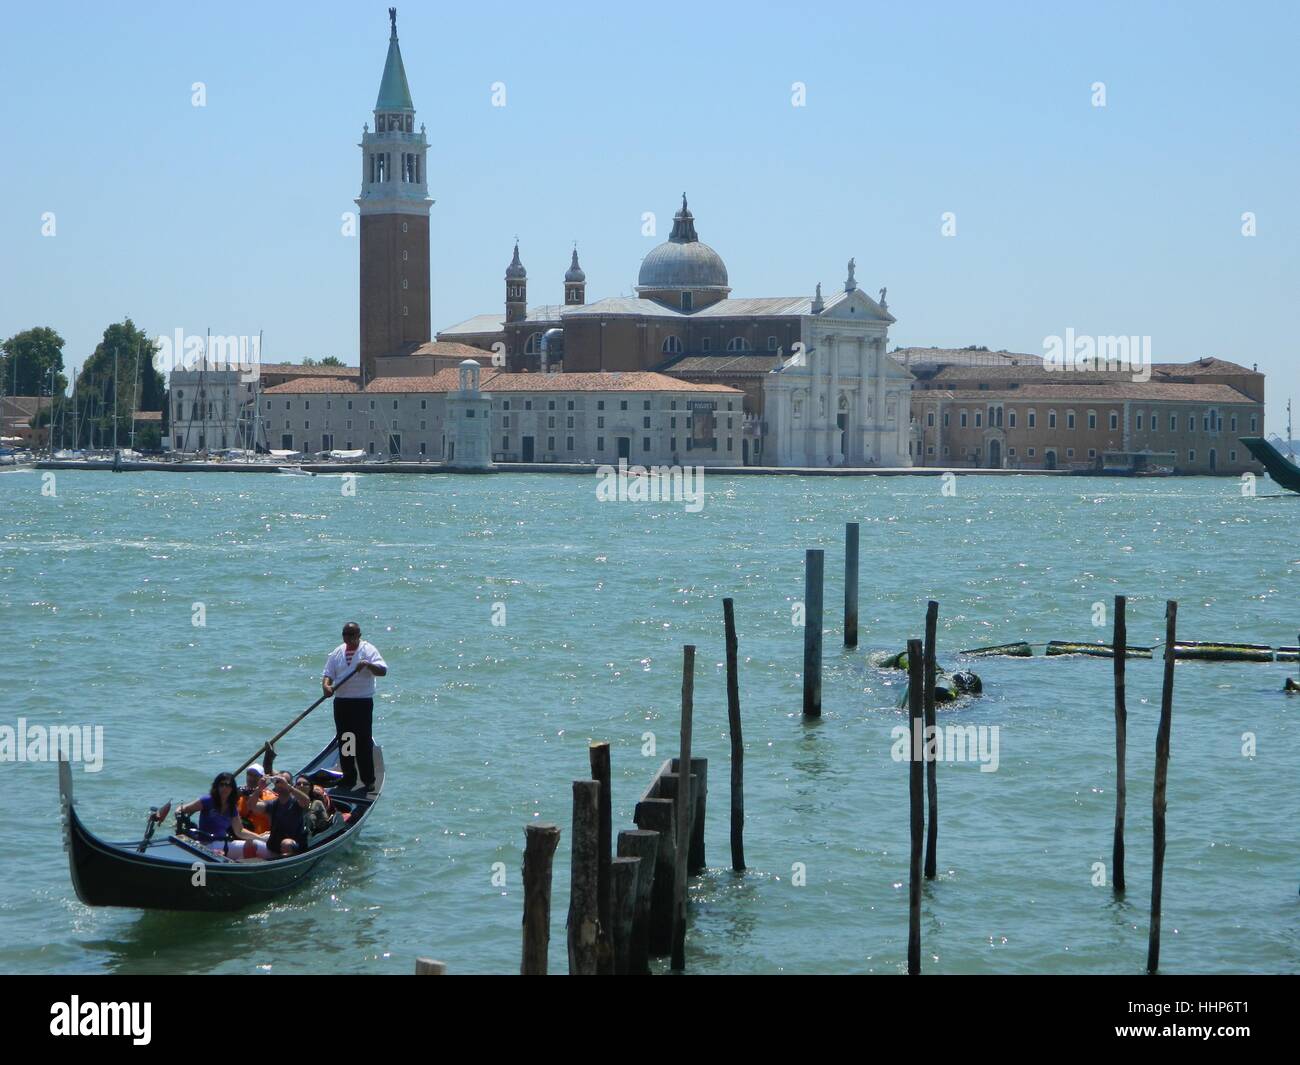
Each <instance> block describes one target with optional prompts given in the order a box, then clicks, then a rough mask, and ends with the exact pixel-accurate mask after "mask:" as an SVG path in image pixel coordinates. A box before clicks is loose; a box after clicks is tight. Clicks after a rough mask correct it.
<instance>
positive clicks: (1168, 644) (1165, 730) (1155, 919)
mask: <svg viewBox="0 0 1300 1065" xmlns="http://www.w3.org/2000/svg"><path fill="white" fill-rule="evenodd" d="M1177 621H1178V603H1177V602H1175V601H1174V600H1173V599H1170V600H1169V601H1168V602H1167V603H1165V680H1164V685H1163V686H1162V687H1161V689H1160V728H1159V729H1158V730H1157V732H1156V779H1155V792H1154V794H1153V796H1152V801H1151V805H1152V812H1153V814H1154V817H1153V832H1152V836H1153V842H1154V854H1153V855H1152V858H1151V938H1150V941H1149V943H1148V944H1147V972H1149V973H1154V972H1155V971H1156V970H1158V969H1159V968H1160V894H1161V891H1162V889H1163V888H1164V879H1165V785H1166V783H1167V782H1168V779H1169V729H1170V726H1171V725H1172V724H1173V716H1174V643H1175V636H1176V634H1177Z"/></svg>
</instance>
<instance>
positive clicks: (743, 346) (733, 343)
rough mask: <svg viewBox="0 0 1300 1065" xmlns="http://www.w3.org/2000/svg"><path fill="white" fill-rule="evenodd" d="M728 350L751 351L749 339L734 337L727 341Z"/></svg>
mask: <svg viewBox="0 0 1300 1065" xmlns="http://www.w3.org/2000/svg"><path fill="white" fill-rule="evenodd" d="M727 350H728V351H749V350H750V349H749V341H748V340H746V339H745V338H744V337H732V338H731V339H730V340H728V341H727Z"/></svg>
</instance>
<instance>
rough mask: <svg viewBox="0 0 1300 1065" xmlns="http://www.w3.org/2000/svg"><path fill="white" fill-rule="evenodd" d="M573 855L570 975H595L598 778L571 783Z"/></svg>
mask: <svg viewBox="0 0 1300 1065" xmlns="http://www.w3.org/2000/svg"><path fill="white" fill-rule="evenodd" d="M572 848H573V858H572V870H571V872H570V875H569V922H568V929H569V975H570V976H595V975H596V972H597V969H596V952H597V939H598V938H599V934H600V905H599V902H598V899H597V895H598V894H599V887H600V856H599V848H600V781H598V780H575V781H574V782H573V844H572Z"/></svg>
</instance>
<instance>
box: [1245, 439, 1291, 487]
mask: <svg viewBox="0 0 1300 1065" xmlns="http://www.w3.org/2000/svg"><path fill="white" fill-rule="evenodd" d="M1241 442H1242V443H1243V444H1245V445H1246V447H1247V448H1249V449H1250V453H1251V454H1252V455H1254V456H1255V458H1256V459H1258V460H1259V461H1260V462H1261V463H1262V464H1263V466H1264V469H1266V470H1268V475H1269V476H1270V477H1272V478H1273V480H1275V481H1276V482H1277V483H1278V484H1280V485H1281V486H1282V487H1283V488H1289V489H1290V490H1291V491H1292V492H1300V466H1297V465H1296V464H1295V463H1294V462H1292V461H1291V460H1290V459H1288V458H1287V457H1286V456H1285V455H1283V454H1282V452H1281V451H1279V450H1278V449H1277V448H1276V447H1274V446H1273V444H1271V443H1270V442H1269V441H1267V440H1265V439H1264V438H1263V437H1262V436H1243V437H1242V438H1241Z"/></svg>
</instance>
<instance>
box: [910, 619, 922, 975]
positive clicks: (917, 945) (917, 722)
mask: <svg viewBox="0 0 1300 1065" xmlns="http://www.w3.org/2000/svg"><path fill="white" fill-rule="evenodd" d="M923 656H924V651H923V650H922V644H921V641H920V640H908V641H907V673H908V678H907V681H908V688H907V702H908V725H909V732H910V735H909V737H908V740H909V747H908V749H909V751H910V752H911V761H910V765H909V772H908V791H909V795H910V798H911V817H910V821H911V829H912V862H911V866H910V867H909V872H908V881H907V975H908V976H916V975H917V974H919V973H920V971H921V836H922V834H923V832H924V830H925V794H924V789H925V782H924V780H925V778H924V775H923V772H922V764H921V760H922V758H923V757H924V756H925V741H924V722H925V693H924V691H923V688H924V685H925V667H924V664H923V661H922V659H923Z"/></svg>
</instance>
